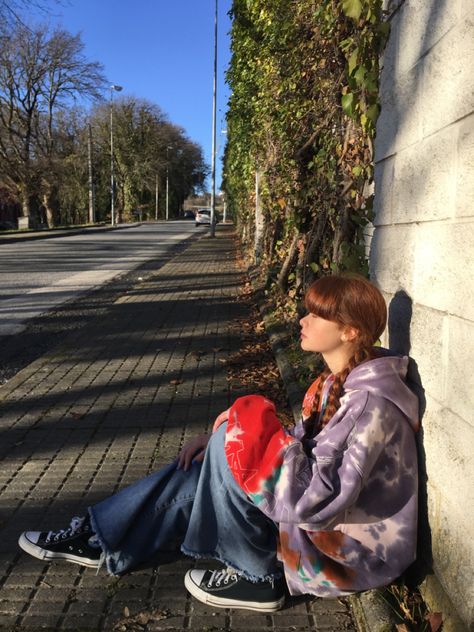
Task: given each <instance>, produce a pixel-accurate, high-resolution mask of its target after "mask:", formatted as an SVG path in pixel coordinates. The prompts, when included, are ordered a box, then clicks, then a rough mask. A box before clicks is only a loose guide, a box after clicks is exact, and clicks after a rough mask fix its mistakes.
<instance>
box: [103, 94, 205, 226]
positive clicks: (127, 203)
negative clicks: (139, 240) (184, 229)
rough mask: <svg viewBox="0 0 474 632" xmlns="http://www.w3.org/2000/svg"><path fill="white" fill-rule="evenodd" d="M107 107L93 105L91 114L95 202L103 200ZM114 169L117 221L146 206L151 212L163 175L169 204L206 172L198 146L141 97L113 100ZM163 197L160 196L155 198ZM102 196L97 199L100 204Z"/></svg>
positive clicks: (199, 185)
mask: <svg viewBox="0 0 474 632" xmlns="http://www.w3.org/2000/svg"><path fill="white" fill-rule="evenodd" d="M109 115H110V111H109V106H108V105H106V104H102V105H100V106H98V107H97V108H96V109H95V110H94V112H93V113H92V115H91V122H92V126H93V136H94V139H95V144H96V145H97V146H98V147H100V148H101V152H100V153H101V156H102V157H101V158H99V163H98V164H97V171H98V172H99V173H98V178H99V179H100V182H101V190H98V191H97V193H98V205H99V206H100V204H101V203H102V206H103V203H104V201H105V200H107V201H108V200H109V197H108V196H109V195H110V193H109V190H108V188H107V187H108V177H109V176H110V171H109V170H110V164H109V163H108V162H107V161H106V160H104V156H107V157H108V156H109V152H110V145H109V142H110V140H109V139H110V127H109ZM114 169H115V176H116V184H117V219H118V221H123V220H124V219H131V218H132V217H133V213H134V211H135V210H136V209H137V208H138V207H139V208H140V209H142V210H143V209H145V210H149V214H150V216H154V211H153V212H152V209H154V197H155V188H156V183H157V179H158V184H159V189H160V190H161V191H163V190H164V189H165V182H166V173H167V172H168V181H169V185H170V199H171V200H172V201H173V204H172V208H174V209H178V208H179V207H180V205H181V204H182V202H183V201H184V199H185V198H186V197H187V196H188V195H189V194H190V193H192V192H194V191H195V190H199V189H200V188H202V186H203V185H204V181H205V178H206V175H207V173H208V168H207V165H206V164H205V162H204V158H203V154H202V149H201V147H200V146H199V145H197V144H196V143H193V142H192V141H191V140H189V139H188V138H187V137H186V135H185V132H184V130H183V129H182V128H180V127H178V126H176V125H173V124H172V123H170V122H169V121H168V120H167V118H166V116H165V115H164V113H163V112H162V110H161V109H160V108H159V107H158V106H157V105H156V104H154V103H150V102H149V101H147V100H145V99H138V98H136V97H131V96H126V97H122V98H120V99H117V100H116V101H115V103H114ZM161 197H162V199H164V196H161ZM101 200H102V202H101Z"/></svg>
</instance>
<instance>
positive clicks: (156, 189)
mask: <svg viewBox="0 0 474 632" xmlns="http://www.w3.org/2000/svg"><path fill="white" fill-rule="evenodd" d="M158 186H159V185H158V174H156V176H155V221H156V220H157V219H158V201H159V193H160V192H159V188H158Z"/></svg>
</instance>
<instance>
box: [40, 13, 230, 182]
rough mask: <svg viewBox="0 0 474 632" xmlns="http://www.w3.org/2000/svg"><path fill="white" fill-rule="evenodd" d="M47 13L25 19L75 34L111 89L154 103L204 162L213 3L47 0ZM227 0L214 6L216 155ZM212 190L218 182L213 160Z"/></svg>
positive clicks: (223, 99) (225, 94)
mask: <svg viewBox="0 0 474 632" xmlns="http://www.w3.org/2000/svg"><path fill="white" fill-rule="evenodd" d="M45 4H46V5H47V6H48V7H49V11H50V13H49V15H47V16H45V15H44V14H40V13H36V14H31V15H30V19H32V20H34V21H36V20H38V21H41V22H45V21H48V22H50V23H51V24H52V25H56V24H60V25H62V26H63V27H64V28H66V29H67V30H68V31H70V32H71V33H74V34H75V33H78V32H81V35H82V41H83V42H84V44H85V53H86V55H87V57H88V59H90V60H91V61H99V62H101V63H102V64H103V65H104V68H105V74H106V76H107V78H108V79H109V80H110V82H111V83H115V84H119V85H121V86H123V93H122V94H132V95H135V96H137V97H142V98H146V99H149V100H150V101H152V102H154V103H157V104H158V105H159V106H160V107H161V108H162V109H163V110H164V112H166V113H167V115H168V117H169V119H170V120H171V122H173V123H175V124H177V125H180V126H182V127H183V128H184V129H185V130H186V133H187V135H188V136H189V137H190V138H191V139H192V140H193V141H196V142H197V143H199V144H200V145H201V146H202V147H203V150H204V155H205V158H206V161H207V162H208V163H209V165H210V164H211V141H212V79H213V59H214V57H213V56H214V9H215V3H214V0H174V1H171V2H169V1H165V0H63V2H62V3H61V4H59V5H58V4H56V3H55V2H54V1H53V0H47V2H46V3H45ZM231 4H232V0H219V21H218V32H219V36H218V70H217V74H218V82H217V149H218V150H219V155H220V156H222V153H223V149H224V144H225V135H223V134H221V133H220V130H221V129H225V111H226V108H227V101H228V98H229V91H228V88H227V86H226V85H225V82H224V73H225V70H226V68H227V66H228V64H229V58H230V51H229V31H230V19H229V16H228V15H227V14H228V11H229V10H230V7H231ZM216 169H217V179H216V184H217V187H219V185H220V182H221V170H222V169H221V161H220V160H218V161H217V165H216Z"/></svg>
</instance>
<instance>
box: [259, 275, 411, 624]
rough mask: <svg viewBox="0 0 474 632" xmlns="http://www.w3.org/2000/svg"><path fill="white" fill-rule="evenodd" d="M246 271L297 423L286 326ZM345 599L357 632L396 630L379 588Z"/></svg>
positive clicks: (298, 396) (298, 393)
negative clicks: (277, 322)
mask: <svg viewBox="0 0 474 632" xmlns="http://www.w3.org/2000/svg"><path fill="white" fill-rule="evenodd" d="M247 274H248V275H249V277H250V282H251V284H252V288H253V290H254V292H255V298H256V303H257V307H258V309H259V312H260V314H261V316H262V320H263V322H264V325H265V331H266V332H267V335H268V338H269V341H270V345H271V348H272V351H273V354H274V356H275V360H276V363H277V366H278V370H279V371H280V375H281V378H282V380H283V384H284V386H285V390H286V392H287V395H288V401H289V403H290V407H291V411H292V413H293V417H294V419H295V422H296V421H298V420H299V418H300V416H301V401H302V399H303V395H304V391H303V390H302V389H301V387H300V386H299V384H298V382H297V380H296V377H295V372H294V370H293V367H292V366H291V364H290V362H289V360H288V357H287V355H286V351H285V346H284V339H285V336H286V333H285V329H284V327H283V326H282V325H275V323H272V322H271V321H270V320H269V316H268V313H267V310H266V309H265V307H264V304H263V296H264V289H263V287H262V286H261V285H259V284H258V283H257V281H256V279H255V274H253V271H252V270H251V269H250V268H248V269H247ZM348 601H349V603H350V605H351V609H352V613H353V615H354V620H355V623H356V626H357V629H358V632H396V623H399V622H400V621H399V620H397V619H396V618H395V615H394V613H393V611H392V610H391V608H390V607H389V606H388V604H386V603H385V601H384V600H383V599H382V597H381V594H380V591H379V590H377V589H373V590H367V591H364V592H361V593H356V594H354V595H349V597H348Z"/></svg>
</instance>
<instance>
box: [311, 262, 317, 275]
mask: <svg viewBox="0 0 474 632" xmlns="http://www.w3.org/2000/svg"><path fill="white" fill-rule="evenodd" d="M309 267H310V268H311V270H312V271H313V272H314V274H316V272H318V270H319V266H318V264H317V263H315V262H314V261H311V263H310V264H309Z"/></svg>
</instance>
